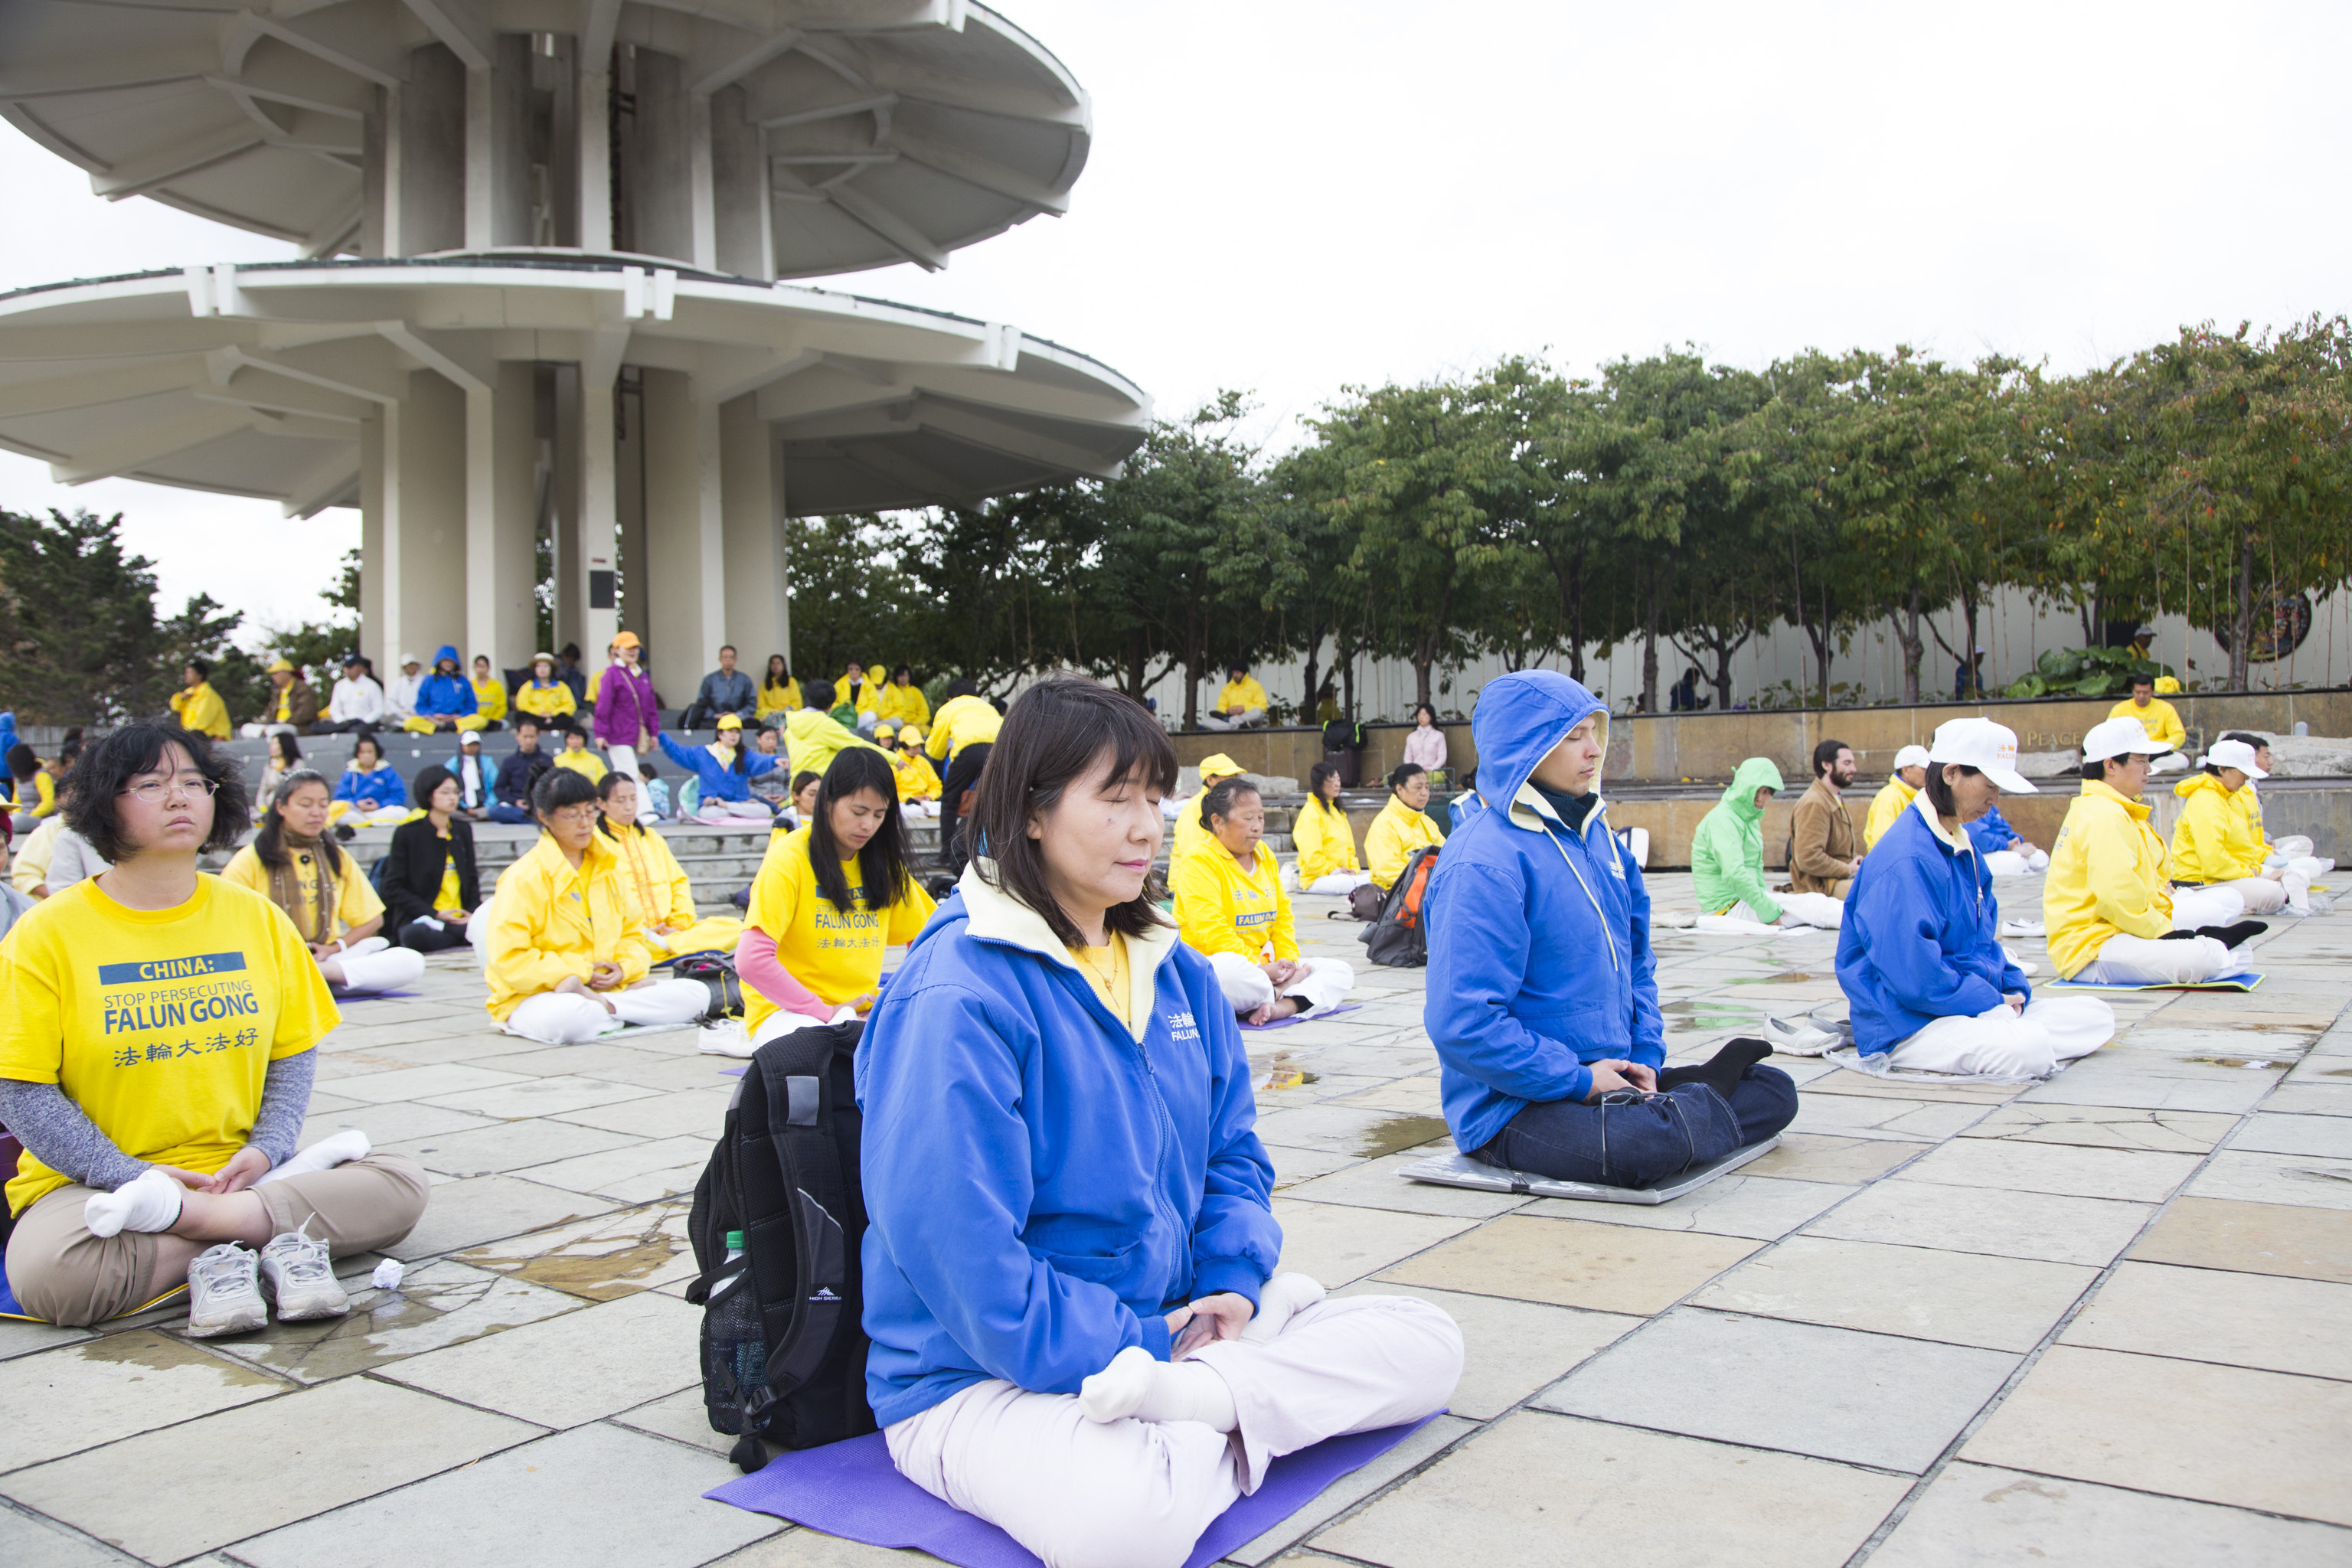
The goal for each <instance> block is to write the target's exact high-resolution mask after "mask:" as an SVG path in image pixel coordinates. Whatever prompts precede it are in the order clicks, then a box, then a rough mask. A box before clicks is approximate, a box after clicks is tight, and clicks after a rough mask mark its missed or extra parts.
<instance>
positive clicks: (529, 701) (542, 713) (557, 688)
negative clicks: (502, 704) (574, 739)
mask: <svg viewBox="0 0 2352 1568" xmlns="http://www.w3.org/2000/svg"><path fill="white" fill-rule="evenodd" d="M514 710H515V711H516V712H517V713H528V714H530V716H531V717H533V718H535V719H537V720H538V721H539V722H540V726H541V728H542V729H548V730H569V729H571V728H572V727H573V720H572V715H573V714H574V713H576V712H578V711H579V710H580V700H579V699H578V698H577V697H574V696H573V695H572V683H571V682H570V681H568V680H566V679H563V678H562V676H560V675H558V674H556V672H555V656H554V655H552V654H545V653H535V654H532V655H531V656H530V679H529V680H526V681H524V682H523V683H522V684H521V685H520V686H518V687H516V688H515V694H514Z"/></svg>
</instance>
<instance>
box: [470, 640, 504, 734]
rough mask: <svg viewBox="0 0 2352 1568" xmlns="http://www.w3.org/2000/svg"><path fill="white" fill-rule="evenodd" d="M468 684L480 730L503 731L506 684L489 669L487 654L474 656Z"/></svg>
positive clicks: (494, 671) (496, 673)
mask: <svg viewBox="0 0 2352 1568" xmlns="http://www.w3.org/2000/svg"><path fill="white" fill-rule="evenodd" d="M469 684H470V685H471V686H472V687H473V689H474V711H475V712H476V713H477V714H478V715H480V717H481V720H482V728H483V729H485V730H503V729H505V728H506V727H507V723H506V721H507V689H506V683H505V682H503V681H501V680H500V679H499V672H498V671H497V670H495V669H492V668H490V656H489V655H488V654H486V653H478V654H476V655H475V656H474V679H472V681H471V682H469ZM470 732H471V731H468V733H470Z"/></svg>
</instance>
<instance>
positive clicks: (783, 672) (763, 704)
mask: <svg viewBox="0 0 2352 1568" xmlns="http://www.w3.org/2000/svg"><path fill="white" fill-rule="evenodd" d="M753 703H754V707H753V710H752V714H751V719H752V721H753V722H754V723H758V724H765V723H766V722H767V721H768V720H769V718H770V717H771V716H772V715H774V714H777V713H789V712H791V711H792V710H793V709H795V708H798V707H799V706H800V705H801V683H800V682H799V681H797V680H794V679H793V670H792V666H790V665H788V664H786V663H785V662H784V656H783V655H782V654H780V653H772V654H770V655H769V656H768V671H767V673H766V674H765V675H762V676H761V678H760V689H759V693H758V695H757V696H756V697H755V698H754V699H753Z"/></svg>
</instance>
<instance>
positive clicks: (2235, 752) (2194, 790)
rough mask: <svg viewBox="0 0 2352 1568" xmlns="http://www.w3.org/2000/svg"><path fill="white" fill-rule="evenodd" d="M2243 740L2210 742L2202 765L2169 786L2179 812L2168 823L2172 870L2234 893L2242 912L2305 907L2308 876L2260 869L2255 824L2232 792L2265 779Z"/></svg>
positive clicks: (2261, 850)
mask: <svg viewBox="0 0 2352 1568" xmlns="http://www.w3.org/2000/svg"><path fill="white" fill-rule="evenodd" d="M2269 776H2270V774H2269V773H2265V772H2263V768H2262V766H2261V765H2260V764H2259V763H2256V762H2255V761H2254V749H2253V747H2252V746H2250V745H2248V744H2247V743H2246V742H2243V741H2216V742H2213V745H2212V747H2211V749H2210V750H2209V751H2207V752H2206V753H2205V765H2204V766H2203V767H2202V768H2200V769H2199V770H2198V771H2197V772H2196V773H2191V774H2189V776H2188V777H2187V778H2185V779H2183V780H2181V781H2180V782H2179V784H2175V785H2173V786H2172V793H2173V794H2174V795H2179V797H2180V817H2179V821H2177V822H2176V823H2174V824H2173V827H2172V874H2173V876H2174V877H2175V878H2176V879H2178V880H2179V882H2180V883H2182V884H2183V885H2188V886H2201V887H2207V888H2212V889H2219V890H2222V891H2227V892H2231V893H2235V894H2237V895H2238V897H2240V898H2241V899H2243V900H2245V901H2246V913H2248V914H2250V915H2272V914H2276V913H2278V912H2279V910H2294V912H2295V913H2297V914H2309V913H2310V912H2311V879H2310V878H2308V877H2306V876H2305V875H2304V874H2303V873H2302V872H2301V871H2299V870H2296V869H2295V868H2293V867H2292V866H2286V865H2281V866H2278V867H2275V868H2266V867H2265V865H2264V859H2265V854H2266V847H2265V846H2264V845H2263V841H2262V837H2261V829H2259V828H2258V827H2256V826H2254V825H2253V823H2252V821H2250V820H2249V819H2248V818H2247V816H2246V815H2245V814H2244V813H2243V812H2242V811H2241V810H2240V809H2239V808H2238V804H2237V802H2236V801H2235V799H2233V798H2232V797H2233V796H2235V795H2238V794H2240V793H2241V792H2242V791H2244V790H2246V789H2248V788H2250V787H2252V783H2253V781H2254V780H2256V779H2263V778H2268V777H2269Z"/></svg>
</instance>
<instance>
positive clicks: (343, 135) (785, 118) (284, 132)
mask: <svg viewBox="0 0 2352 1568" xmlns="http://www.w3.org/2000/svg"><path fill="white" fill-rule="evenodd" d="M515 34H527V35H529V36H530V37H531V39H532V44H531V46H530V47H531V49H532V50H533V51H534V53H535V54H538V53H540V52H541V51H547V50H555V49H557V48H558V47H559V46H560V47H561V50H562V51H565V52H568V51H571V50H573V49H581V50H587V51H594V50H597V49H599V48H602V49H604V50H611V49H613V48H614V47H615V46H619V47H623V48H625V49H627V50H630V51H633V58H641V56H636V55H635V54H634V52H635V51H645V50H651V51H654V52H656V53H657V54H659V55H662V56H665V57H669V58H668V60H667V62H666V64H665V70H664V72H663V74H662V80H663V81H665V82H667V83H668V84H670V85H671V86H672V87H674V88H676V89H681V90H682V91H683V92H684V93H686V94H688V95H689V96H691V97H693V98H694V99H696V100H699V101H701V102H703V103H705V104H707V106H708V109H709V113H710V114H712V115H714V116H717V117H719V121H723V122H726V123H727V124H728V125H729V126H730V127H731V130H732V132H734V133H735V140H734V141H733V142H730V145H732V146H738V147H740V146H742V145H744V144H745V142H743V140H742V138H743V137H746V136H748V137H751V138H755V139H756V140H755V141H754V142H751V145H756V146H758V147H759V148H760V150H761V154H762V155H763V157H764V161H765V163H766V170H767V175H768V185H769V191H770V196H769V207H770V220H771V221H770V228H771V230H772V238H773V243H772V247H771V252H770V254H771V256H772V264H771V265H770V266H769V271H770V273H771V274H772V276H774V277H779V278H806V277H818V276H823V275H825V274H830V273H840V272H851V271H857V270H860V269H863V268H870V267H887V266H891V265H894V264H896V263H898V262H902V261H912V262H915V263H917V264H918V265H920V266H923V267H926V268H938V267H941V266H944V265H945V264H946V258H947V257H948V255H949V253H950V252H951V251H954V250H956V249H958V248H960V247H963V246H967V245H971V244H974V243H976V242H978V241H980V240H982V239H986V238H988V237H990V236H992V235H995V234H999V233H1002V232H1003V230H1005V229H1007V228H1009V227H1011V226H1013V225H1014V224H1018V223H1023V222H1025V221H1027V220H1028V219H1030V218H1032V217H1034V216H1036V215H1037V214H1039V213H1041V212H1042V213H1054V214H1058V213H1060V212H1062V211H1063V210H1065V208H1066V205H1067V201H1068V195H1069V192H1070V188H1071V186H1072V185H1074V184H1076V181H1077V177H1078V174H1079V172H1080V171H1081V170H1082V169H1083V168H1084V167H1085V166H1086V161H1087V151H1088V147H1089V142H1090V139H1091V129H1090V127H1091V110H1090V108H1089V105H1088V102H1087V95H1086V92H1085V90H1084V89H1081V88H1080V87H1079V86H1078V84H1077V82H1076V80H1075V79H1073V78H1072V77H1071V75H1070V73H1069V72H1068V70H1067V69H1066V68H1064V67H1063V65H1062V64H1061V62H1060V61H1059V60H1057V59H1055V58H1054V57H1053V55H1052V54H1051V53H1050V52H1049V51H1047V50H1046V49H1045V47H1044V46H1043V45H1041V44H1039V43H1038V42H1037V41H1036V40H1035V39H1034V38H1032V37H1029V36H1028V35H1027V34H1026V33H1024V32H1023V31H1022V30H1021V29H1020V28H1019V27H1016V26H1013V24H1012V23H1011V22H1009V21H1007V20H1006V19H1005V18H1003V16H998V15H997V14H996V13H995V12H993V11H991V10H989V9H988V8H987V7H985V6H983V5H974V4H971V3H970V0H859V3H852V0H829V3H828V0H808V3H795V0H690V3H689V0H577V3H576V4H575V3H573V0H327V3H326V4H300V3H297V4H287V3H286V0H157V3H154V4H150V5H142V6H139V7H136V8H132V9H125V8H124V7H123V6H122V5H118V4H113V3H110V0H6V3H5V5H0V114H5V116H6V117H7V118H8V119H9V120H10V121H13V122H14V123H15V124H16V126H17V127H18V128H19V129H20V130H22V131H24V132H25V133H26V135H28V136H30V137H32V138H33V140H35V141H36V142H39V143H41V144H42V145H43V146H45V147H47V148H48V149H49V150H50V151H51V152H53V153H57V154H58V156H60V157H63V158H66V159H68V160H69V161H71V162H72V163H75V164H77V165H79V167H81V168H82V169H84V170H86V171H88V173H89V176H90V184H91V187H92V189H93V190H95V191H96V192H97V193H98V194H99V195H102V196H106V197H108V198H109V199H110V200H120V199H122V198H123V197H126V196H131V195H143V196H148V197H151V198H152V199H153V200H156V201H159V202H163V203H164V204H166V205H171V206H174V207H178V208H181V209H182V210H184V211H186V212H191V213H194V214H196V215H198V216H203V217H208V218H213V219H215V220H217V221H219V222H222V223H226V224H229V225H233V226H236V227H238V228H243V229H249V230H251V231H253V232H255V233H257V234H265V235H269V236H273V237H277V238H279V239H283V240H287V241H289V242H290V243H292V244H295V245H297V246H299V247H302V252H303V254H305V255H309V256H331V255H338V254H356V253H357V252H358V251H359V250H360V249H361V248H362V245H363V244H364V243H365V235H366V229H365V227H364V226H363V225H362V221H361V210H362V196H363V188H364V187H365V184H366V178H365V174H364V169H365V165H366V163H367V161H368V155H369V154H368V140H369V134H370V132H369V129H368V121H369V117H371V116H381V114H382V112H383V89H387V88H394V87H397V86H399V85H400V84H402V83H403V82H404V81H406V80H407V79H409V78H410V76H411V74H412V69H413V66H412V62H413V59H414V57H415V51H417V50H418V49H421V48H425V47H428V46H431V45H434V44H436V43H438V44H442V45H444V46H446V47H448V48H449V50H450V51H451V52H452V53H453V54H455V55H456V56H457V58H458V60H459V62H460V63H462V64H465V65H467V67H468V68H474V69H486V68H488V66H487V65H485V64H483V63H482V62H495V61H497V60H498V59H499V52H498V49H499V36H500V35H515ZM508 58H509V59H511V58H512V57H511V56H509V57H508ZM558 63H559V62H558V59H557V58H556V57H555V56H554V55H552V54H549V55H545V56H544V58H533V60H532V62H531V68H532V71H533V74H534V79H535V82H537V85H536V86H535V88H534V91H538V92H540V93H541V96H546V95H547V93H548V92H550V91H551V87H550V84H551V83H552V82H554V81H555V80H556V79H558V78H559V77H560V76H561V74H562V73H561V71H560V70H557V69H554V68H555V67H556V66H557V65H558ZM633 68H634V67H633ZM731 188H733V189H738V190H740V189H743V188H746V187H743V186H740V185H738V186H735V187H731ZM748 188H749V189H751V190H752V191H754V192H756V190H757V186H756V184H754V185H751V186H750V187H748ZM716 199H718V198H716V197H714V200H716ZM753 199H755V200H756V199H757V197H756V196H754V197H753ZM754 232H756V229H755V231H754ZM395 248H397V247H395ZM588 248H590V249H597V248H600V247H596V246H593V245H592V246H590V247H588ZM738 254H741V253H740V252H739V253H738ZM679 259H681V260H690V259H691V258H687V257H681V258H679ZM738 269H739V270H747V271H748V270H751V268H750V267H749V266H739V268H738Z"/></svg>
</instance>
